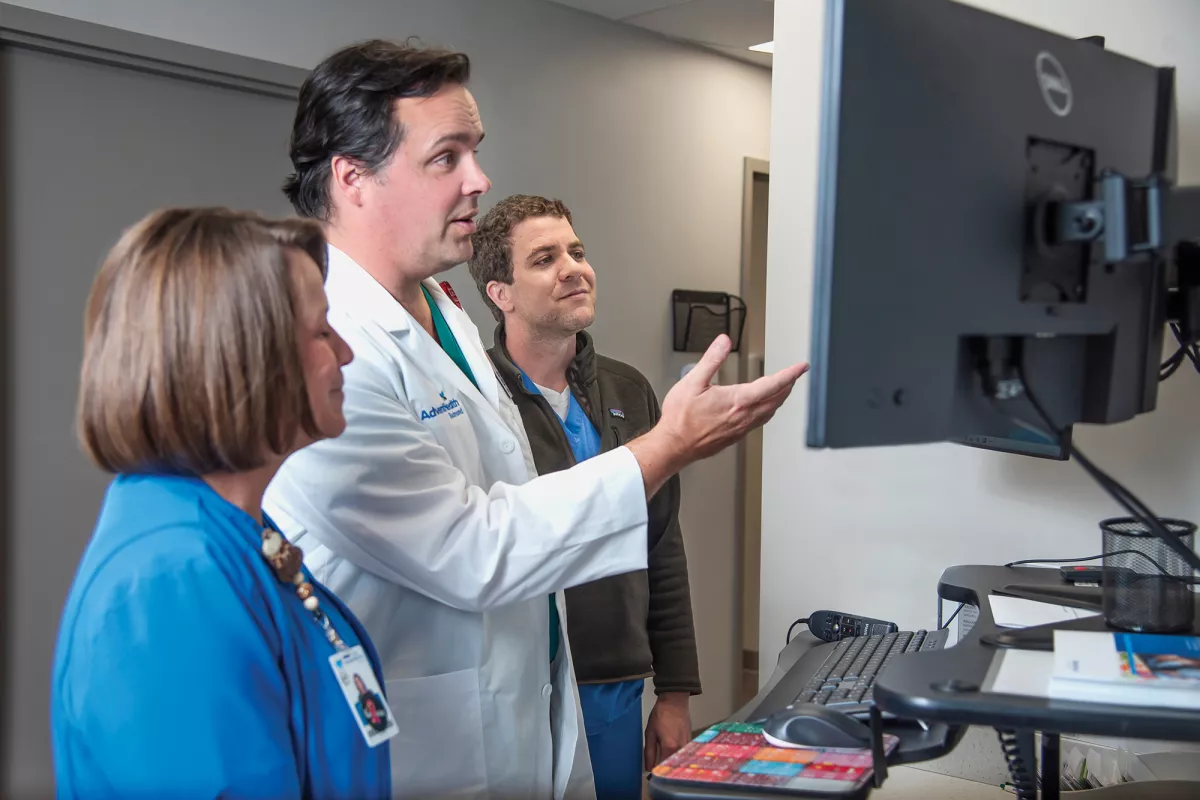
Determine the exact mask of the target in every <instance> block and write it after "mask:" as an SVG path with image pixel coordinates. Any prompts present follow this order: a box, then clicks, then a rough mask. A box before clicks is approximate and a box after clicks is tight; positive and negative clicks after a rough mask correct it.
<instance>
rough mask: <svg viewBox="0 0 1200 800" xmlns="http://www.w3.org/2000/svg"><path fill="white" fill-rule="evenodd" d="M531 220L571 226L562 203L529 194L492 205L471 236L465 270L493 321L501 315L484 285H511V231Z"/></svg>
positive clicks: (569, 217) (508, 198)
mask: <svg viewBox="0 0 1200 800" xmlns="http://www.w3.org/2000/svg"><path fill="white" fill-rule="evenodd" d="M533 217H558V218H559V219H566V221H567V222H569V223H571V224H574V222H573V221H572V219H571V210H570V209H569V208H567V206H566V204H565V203H563V201H561V200H549V199H547V198H545V197H539V196H537V195H533V194H514V195H511V196H509V197H506V198H504V199H503V200H501V201H500V202H499V203H497V204H496V205H495V206H493V207H492V210H491V211H489V212H488V213H487V214H486V215H485V216H484V218H483V221H482V222H480V223H479V228H478V229H477V230H476V231H475V233H474V234H473V235H472V236H471V244H472V245H474V249H475V253H474V255H472V256H471V260H470V261H468V262H467V269H469V270H470V271H471V277H472V278H474V279H475V286H476V288H478V289H479V293H480V294H481V295H483V302H485V303H487V307H488V308H490V309H491V310H492V316H494V317H495V318H496V321H497V322H500V321H503V320H504V314H503V313H502V312H501V311H500V309H499V308H496V304H495V303H493V302H492V298H490V297H488V293H487V285H488V284H489V283H491V282H492V281H500V283H512V281H513V263H512V232H513V228H515V227H517V225H519V224H520V223H522V222H524V221H525V220H527V219H531V218H533Z"/></svg>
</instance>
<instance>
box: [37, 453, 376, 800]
mask: <svg viewBox="0 0 1200 800" xmlns="http://www.w3.org/2000/svg"><path fill="white" fill-rule="evenodd" d="M261 541H262V539H261V528H260V526H259V525H258V523H257V522H256V521H255V520H253V519H252V518H251V517H250V516H249V515H247V514H246V513H245V512H243V511H242V510H241V509H239V508H237V507H235V506H233V505H231V504H230V503H228V502H226V501H225V500H224V499H222V498H221V496H220V495H218V494H217V493H216V492H215V491H213V490H212V489H211V488H209V486H208V485H207V484H205V483H204V482H203V481H201V480H198V479H192V478H183V477H167V476H121V477H118V478H117V479H116V480H115V481H113V483H112V485H111V486H110V487H109V490H108V493H107V495H106V497H105V500H104V505H103V507H102V509H101V512H100V518H99V520H98V522H97V525H96V530H95V533H94V534H93V536H92V540H91V542H90V543H89V545H88V547H87V550H86V551H85V553H84V556H83V560H82V561H81V562H80V565H79V570H78V572H77V573H76V576H75V581H74V583H73V585H72V587H71V591H70V594H69V595H68V597H67V603H66V607H65V609H64V611H63V618H62V624H61V626H60V628H59V635H58V644H57V650H56V653H55V659H54V672H53V680H52V684H51V708H50V712H51V732H52V739H53V746H54V761H55V778H56V782H57V789H58V796H59V797H62V798H85V797H86V798H109V797H111V798H118V797H205V798H212V797H218V796H220V797H231V798H260V797H261V798H267V797H272V798H277V797H279V798H282V797H289V798H290V797H301V796H303V797H319V798H365V797H372V798H374V797H386V796H388V795H389V794H390V791H391V776H390V772H389V763H388V744H387V743H386V742H385V743H383V744H380V745H378V746H376V747H374V748H369V747H367V745H366V742H365V741H364V740H363V736H362V733H361V732H360V730H359V727H358V724H357V722H356V719H355V716H356V712H355V710H354V709H353V708H352V707H351V706H350V705H348V703H347V702H346V699H345V695H344V694H343V692H342V689H341V686H340V685H339V683H338V681H337V679H336V677H335V676H334V673H333V671H332V669H331V668H330V665H329V657H330V656H331V655H333V653H334V648H333V645H331V644H330V643H329V642H328V640H327V639H326V638H325V633H324V631H323V630H322V629H321V626H320V625H319V624H318V623H317V622H316V620H315V619H314V618H313V616H312V614H311V613H310V612H309V611H307V610H306V609H305V608H304V606H303V604H302V603H301V601H300V598H299V597H297V596H296V592H295V588H294V587H292V586H287V585H284V584H282V583H280V581H279V580H278V579H277V578H276V577H275V574H274V572H273V571H272V570H271V568H270V566H269V565H268V564H267V563H266V561H265V560H264V559H263V558H262V556H261V555H260V547H261ZM305 574H306V577H307V578H308V581H309V582H310V583H312V585H313V587H314V589H315V591H316V593H317V595H318V597H319V599H320V603H321V609H322V610H324V611H325V614H326V615H327V616H328V617H329V619H330V621H331V622H332V623H333V625H334V626H335V627H336V628H337V630H338V633H339V634H340V635H341V637H342V640H343V641H344V642H345V643H346V645H347V646H348V647H353V646H354V645H356V644H362V645H363V647H364V650H365V651H366V653H367V655H368V656H369V658H370V661H371V665H372V667H373V668H374V670H375V675H376V680H378V681H379V685H380V686H382V685H383V680H382V672H381V669H380V664H379V657H378V655H377V654H376V652H375V649H374V647H372V646H371V643H370V641H369V639H368V638H367V634H366V632H365V631H364V630H363V629H362V626H361V625H360V624H359V623H358V621H357V620H356V619H355V618H354V616H353V614H352V613H351V612H350V610H349V609H347V608H346V607H345V606H344V605H342V604H341V603H340V602H339V601H338V600H337V598H335V597H334V596H333V595H332V594H330V593H329V592H328V591H327V590H325V589H324V587H322V586H320V585H319V584H317V582H316V581H314V580H313V578H312V576H311V574H309V573H308V571H307V570H305ZM393 711H394V712H397V711H399V709H393Z"/></svg>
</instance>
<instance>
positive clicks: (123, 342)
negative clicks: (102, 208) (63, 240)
mask: <svg viewBox="0 0 1200 800" xmlns="http://www.w3.org/2000/svg"><path fill="white" fill-rule="evenodd" d="M294 252H302V253H305V254H307V255H308V257H309V258H311V259H312V261H313V262H315V266H314V267H313V268H314V269H317V270H320V273H321V276H322V278H324V276H325V274H326V264H325V254H326V247H325V235H324V233H323V232H322V230H321V226H320V225H318V224H317V223H315V222H313V221H311V220H300V219H291V220H283V221H278V222H276V221H271V220H266V219H263V218H262V217H259V216H258V215H257V214H253V213H248V212H247V213H243V212H235V211H230V210H228V209H223V208H195V209H191V208H180V209H166V210H163V211H155V212H154V213H152V214H149V215H148V216H146V217H145V218H143V219H142V220H141V221H140V222H138V223H137V224H136V225H134V226H133V227H132V228H130V229H129V230H127V231H126V232H125V234H124V235H123V236H122V237H121V239H120V241H118V242H117V244H116V245H115V246H114V247H113V248H112V250H111V251H110V252H109V254H108V257H107V258H106V259H105V261H104V264H103V266H101V267H100V272H99V273H98V274H97V275H96V279H95V281H94V282H93V283H92V290H91V294H90V295H89V297H88V301H87V309H86V312H85V314H84V323H83V330H84V346H83V367H82V370H81V375H80V381H79V405H78V417H77V424H78V430H79V436H80V439H81V440H82V442H83V446H84V449H85V450H86V451H87V453H88V455H89V456H90V457H91V459H92V460H93V461H94V462H95V463H96V464H97V465H98V466H99V467H100V468H102V469H104V470H106V471H108V472H123V473H146V472H167V473H172V474H187V475H204V474H208V473H211V472H243V471H246V470H250V469H254V468H255V467H258V466H261V465H262V464H263V462H264V460H265V457H266V455H267V453H266V452H265V450H266V448H269V449H270V450H271V451H273V452H275V453H276V454H279V455H285V454H286V453H287V452H288V450H289V448H290V447H291V445H292V443H293V442H294V441H295V439H296V433H297V428H303V429H304V430H305V431H306V432H307V433H309V434H310V435H316V434H317V427H316V423H315V421H314V420H313V418H312V410H311V409H310V407H309V404H308V395H307V393H306V391H305V388H304V369H303V366H302V364H301V362H300V351H299V345H298V344H297V342H296V309H295V303H296V300H295V297H294V296H293V280H294V269H295V267H294V262H293V261H292V259H291V258H290V255H291V254H292V253H294Z"/></svg>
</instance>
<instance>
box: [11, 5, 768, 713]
mask: <svg viewBox="0 0 1200 800" xmlns="http://www.w3.org/2000/svg"><path fill="white" fill-rule="evenodd" d="M16 5H22V6H28V7H31V8H36V9H39V10H42V11H47V12H50V13H54V14H61V15H64V16H69V17H74V18H77V19H82V20H86V21H89V22H95V23H99V24H104V25H110V26H114V27H118V28H123V29H126V30H130V31H135V32H139V33H146V34H150V35H153V36H159V37H163V38H166V39H172V40H175V41H181V42H186V43H189V44H195V45H200V46H204V47H210V48H213V49H217V50H222V51H226V52H232V53H238V54H241V55H246V56H253V57H256V58H261V59H265V60H268V61H275V62H279V63H282V64H289V65H293V66H299V67H311V66H313V65H314V64H316V63H317V62H318V61H319V60H320V59H321V58H322V57H323V56H324V55H325V54H327V53H328V52H329V51H331V50H333V49H335V48H337V47H339V46H341V45H343V44H347V43H349V42H352V41H355V40H359V39H362V38H366V37H369V36H387V37H394V38H395V37H405V36H409V35H417V36H420V37H421V38H422V39H423V40H425V41H427V42H430V43H437V44H444V45H448V46H452V47H456V48H459V49H462V50H465V51H466V52H468V53H469V54H470V55H471V57H472V60H473V62H474V68H475V77H474V79H473V81H472V84H473V89H474V92H475V95H476V97H477V98H478V100H479V105H480V109H481V112H482V116H483V121H484V125H485V127H486V129H487V133H488V136H487V141H486V142H485V143H484V145H483V147H482V148H481V157H482V160H483V163H484V166H485V168H486V169H487V171H488V173H489V175H490V177H491V178H492V181H493V183H494V189H493V191H492V194H491V195H489V196H488V197H487V198H485V202H484V206H485V209H486V207H488V206H490V204H491V203H492V202H494V201H495V200H498V199H499V198H501V197H503V196H505V195H507V194H510V193H514V192H528V193H540V194H547V195H552V196H558V197H560V198H562V199H563V200H564V201H565V202H567V204H568V205H569V206H570V207H571V209H572V211H573V212H574V214H575V217H576V222H577V228H578V230H579V232H580V234H581V236H582V238H583V240H584V242H585V243H586V244H587V246H588V253H589V259H590V261H591V262H592V264H593V266H595V267H596V270H597V274H598V277H599V288H600V306H599V314H600V316H599V321H598V322H597V323H596V325H595V326H594V328H593V333H594V335H595V336H596V338H597V340H598V342H599V345H600V347H601V349H602V350H603V351H604V352H606V353H607V354H608V355H611V356H613V357H615V358H619V359H622V360H624V361H627V362H629V363H631V364H633V365H635V366H636V367H638V368H639V369H640V370H642V371H643V372H644V373H645V374H646V375H647V377H648V378H649V379H650V380H651V381H652V382H653V384H654V385H655V387H656V388H657V389H658V391H659V392H660V395H661V394H662V393H665V392H666V391H667V389H669V388H670V386H671V385H672V383H673V382H674V380H675V378H676V376H678V374H679V371H680V369H681V368H682V367H683V365H684V364H685V363H686V362H687V361H688V360H689V359H688V358H687V357H685V356H682V355H678V354H674V353H672V352H671V349H670V327H669V325H670V323H669V316H668V308H669V297H670V291H671V289H673V288H676V287H679V288H698V289H714V290H723V291H733V292H736V291H737V289H738V275H739V263H738V262H739V256H740V236H741V233H740V224H741V201H742V198H741V191H742V159H743V157H745V156H754V157H758V158H767V157H768V137H769V124H770V119H769V118H770V91H771V88H770V73H769V72H768V71H767V70H764V69H760V68H757V67H754V66H751V65H747V64H744V63H741V62H737V61H733V60H730V59H726V58H723V57H721V56H718V55H714V54H711V53H709V52H707V51H704V50H701V49H699V48H693V47H689V46H686V45H682V44H676V43H672V42H669V41H666V40H664V39H661V38H658V37H656V36H654V35H652V34H649V33H645V32H642V31H638V30H636V29H633V28H630V27H627V26H623V25H620V24H617V23H612V22H609V21H607V20H604V19H601V18H599V17H595V16H591V15H588V14H584V13H582V12H578V11H575V10H572V9H568V8H564V7H560V6H556V5H553V4H551V3H547V2H542V0H362V2H354V3H334V2H321V1H320V0H270V1H267V0H263V1H261V2H254V3H246V2H244V0H206V1H205V2H191V1H190V0H110V1H109V2H104V3H97V2H93V0H21V1H20V2H18V3H16ZM280 177H282V176H280ZM449 279H450V280H451V281H452V283H453V284H454V285H455V287H456V288H457V293H458V295H459V297H460V298H461V299H462V300H463V302H464V304H465V305H466V306H467V309H468V311H469V312H470V313H471V315H472V317H473V318H474V319H475V321H476V323H477V324H479V325H480V328H481V330H482V331H483V332H484V340H485V341H490V338H491V336H490V330H491V318H490V316H489V315H488V313H487V312H486V310H485V309H484V308H483V305H482V303H481V302H480V301H479V300H478V298H477V295H476V292H475V291H474V289H473V287H472V284H471V281H470V277H469V275H468V274H467V272H466V270H465V268H464V267H459V268H456V269H455V270H454V271H453V272H452V273H450V276H449ZM727 374H728V375H730V376H732V375H735V374H736V372H735V371H734V370H732V369H729V370H727ZM735 481H736V472H735V459H734V456H733V454H732V453H726V454H723V455H721V456H719V457H717V458H714V459H712V460H710V461H708V462H705V463H702V464H699V465H696V466H694V467H692V468H690V469H689V470H688V471H687V473H685V475H684V510H683V524H684V531H685V536H686V539H687V546H688V551H689V557H690V561H691V578H692V585H693V603H694V607H695V612H696V617H697V626H698V634H697V635H698V637H699V643H700V649H701V669H702V673H703V676H702V677H703V679H704V682H705V694H704V695H703V696H702V697H700V698H697V699H696V700H694V701H693V705H692V710H693V722H694V723H695V724H697V725H699V724H703V723H707V722H710V721H713V720H715V719H718V718H720V717H721V716H724V715H725V714H727V713H728V712H729V711H730V710H731V709H732V703H733V699H732V698H733V689H734V685H735V679H736V674H735V672H734V654H735V633H736V632H735V628H734V625H735V608H736V601H735V593H736V565H737V558H736V548H735V539H734V527H735V524H736V508H735V504H736V498H735V492H734V486H735Z"/></svg>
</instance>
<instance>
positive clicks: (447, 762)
mask: <svg viewBox="0 0 1200 800" xmlns="http://www.w3.org/2000/svg"><path fill="white" fill-rule="evenodd" d="M387 701H388V705H389V706H391V708H392V713H394V714H395V715H396V721H397V722H398V723H399V725H400V732H399V733H398V734H397V735H396V736H395V737H394V738H393V739H392V740H391V742H390V744H391V758H392V792H393V794H394V795H395V796H397V797H454V798H474V797H486V796H487V766H486V762H485V761H484V750H483V709H482V705H481V703H480V699H479V672H478V670H474V669H464V670H459V671H458V672H448V673H445V674H443V675H431V676H429V677H427V678H405V679H401V680H391V681H388V682H387Z"/></svg>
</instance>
